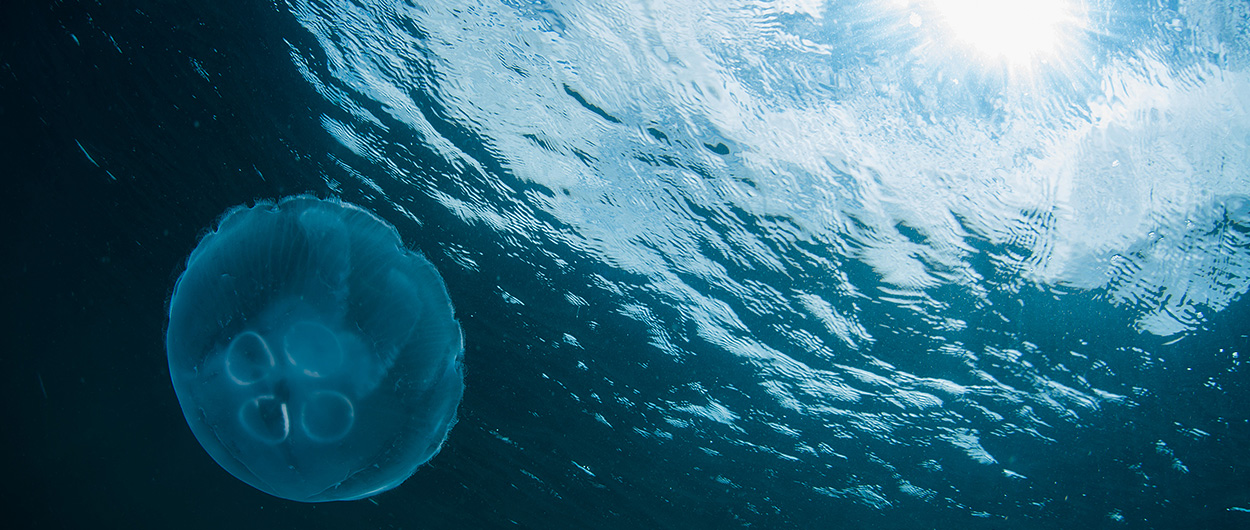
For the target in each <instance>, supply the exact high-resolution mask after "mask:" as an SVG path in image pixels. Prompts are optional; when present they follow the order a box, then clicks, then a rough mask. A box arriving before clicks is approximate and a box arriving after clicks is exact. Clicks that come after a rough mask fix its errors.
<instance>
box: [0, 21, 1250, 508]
mask: <svg viewBox="0 0 1250 530" xmlns="http://www.w3.org/2000/svg"><path fill="white" fill-rule="evenodd" d="M180 4H181V3H173V2H155V1H136V2H76V1H64V2H8V3H5V5H4V7H3V8H0V14H2V16H0V35H2V37H0V43H2V44H0V90H2V95H0V123H2V124H3V127H0V134H2V135H3V138H0V140H2V143H0V145H3V147H2V148H0V149H3V150H2V151H0V154H3V159H4V164H5V166H4V167H5V169H4V170H3V173H2V174H3V175H4V181H3V182H4V184H5V189H6V197H8V198H9V201H8V207H7V208H6V209H5V211H4V216H5V217H4V219H3V221H4V223H5V226H6V230H4V234H5V235H4V240H3V241H0V243H2V244H3V248H4V249H5V253H6V254H5V255H6V259H5V260H4V269H3V278H4V284H3V289H4V292H5V295H4V296H5V304H4V307H5V318H4V319H3V323H4V324H3V325H4V328H3V336H4V337H5V338H6V341H5V342H6V346H5V347H4V348H3V349H2V350H0V351H2V353H0V363H2V365H3V367H4V368H3V370H2V373H3V374H4V379H3V385H2V386H0V388H3V392H4V394H3V397H4V402H5V403H6V404H7V405H6V406H5V408H4V410H5V418H4V423H3V425H4V430H3V432H4V434H5V435H4V437H3V438H4V440H5V458H4V465H5V467H4V471H5V476H6V480H5V485H4V490H3V492H2V493H3V498H4V499H5V505H6V508H7V511H8V512H9V513H10V514H11V516H12V517H13V518H14V520H15V521H18V522H19V523H20V524H19V526H21V527H34V528H65V527H74V528H79V527H82V528H87V527H90V528H98V527H123V526H124V527H127V528H134V527H152V528H223V527H229V528H314V527H324V528H478V527H481V528H493V527H508V526H519V527H524V528H657V527H659V528H734V527H746V526H750V527H757V528H842V527H845V528H906V529H913V528H954V527H961V528H962V527H967V528H1008V527H1010V528H1177V527H1192V528H1238V527H1244V526H1250V467H1248V466H1250V412H1247V410H1246V407H1245V406H1244V403H1246V400H1247V398H1250V381H1248V380H1247V373H1246V370H1247V368H1246V367H1245V366H1243V363H1244V361H1245V356H1246V355H1248V354H1250V341H1248V339H1247V337H1248V335H1250V324H1248V322H1250V320H1248V319H1247V314H1248V310H1250V306H1248V305H1247V304H1250V301H1247V299H1246V296H1245V293H1246V291H1247V290H1250V149H1248V147H1250V145H1248V144H1250V71H1248V69H1250V8H1248V7H1247V6H1246V4H1245V3H1243V2H1238V1H1232V0H1229V1H1208V2H1203V1H1196V2H1184V3H1180V2H1131V1H1118V2H1117V1H1107V2H1087V3H1084V4H1080V3H1076V2H1071V3H1061V4H1057V5H1060V7H1061V10H1060V11H1059V13H1060V16H1059V17H1058V18H1056V19H1054V21H1053V25H1048V23H1043V22H1046V21H1047V20H1049V19H1048V18H1047V17H1049V16H1050V15H1049V12H1042V11H1039V12H1033V13H1029V14H1027V15H1026V16H1025V20H1028V21H1030V23H1029V24H1026V25H1024V26H1021V27H1019V28H1013V27H1010V24H1011V19H1010V17H1009V16H1008V15H1009V14H1003V13H999V16H1000V18H998V19H992V20H988V21H987V20H986V19H975V18H974V19H968V18H967V17H968V15H967V14H966V13H967V12H966V11H961V10H959V9H958V8H959V6H960V5H962V4H960V3H959V2H958V0H955V1H953V2H951V1H948V2H945V3H943V2H932V1H931V2H920V1H917V2H908V1H898V0H881V1H876V2H722V1H717V2H704V3H696V2H684V3H677V2H674V3H662V2H656V3H646V2H634V1H631V2H619V1H617V2H602V3H594V2H591V1H588V0H581V1H579V2H569V3H556V2H550V3H547V2H512V1H503V2H496V3H491V2H482V3H454V2H428V3H414V2H368V1H363V0H362V1H357V2H342V3H335V2H320V1H290V2H278V3H275V2H264V1H242V0H232V1H229V2H215V3H211V5H210V4H208V3H205V4H204V5H199V6H187V5H180ZM951 6H954V7H951ZM993 11H994V10H993V9H987V8H984V7H982V8H981V9H980V10H974V12H976V13H992V12H993ZM1002 17H1007V18H1005V19H1004V18H1002ZM987 26H989V27H994V28H1000V29H1001V28H1006V29H1005V30H1004V31H999V32H997V33H993V32H991V33H977V31H976V29H977V28H985V27H987ZM1038 27H1043V28H1051V31H1050V32H1042V33H1040V34H1038V33H1037V32H1036V31H1035V30H1036V28H1038ZM968 28H973V29H968ZM1030 28H1031V29H1030ZM1026 37H1027V38H1028V39H1032V40H1027V41H1022V40H1020V39H1024V38H1026ZM1043 37H1045V38H1043ZM994 39H998V40H994ZM1004 39H1006V40H1004ZM1022 43H1023V44H1022ZM995 46H996V47H995ZM294 193H312V194H315V195H319V196H325V197H329V196H333V197H340V198H342V199H343V200H347V201H350V202H353V203H356V204H359V205H362V206H364V207H366V208H369V209H371V210H373V211H375V212H377V214H378V215H379V216H381V217H383V218H385V219H386V220H387V221H389V222H390V223H393V224H394V225H395V226H396V227H397V229H398V230H399V232H400V234H401V235H402V237H403V239H404V241H405V243H406V244H407V245H408V246H410V247H413V248H415V249H418V250H420V251H421V252H423V253H424V254H425V255H426V256H427V257H429V259H430V260H431V261H432V262H433V263H434V265H435V266H436V267H437V268H438V269H439V271H440V273H441V274H442V275H443V277H444V279H445V281H446V283H447V287H448V291H449V293H450V295H451V298H452V301H453V303H454V305H455V308H456V315H457V318H459V320H460V322H461V325H462V327H463V329H464V334H465V345H466V348H465V350H466V351H465V363H466V392H465V397H464V401H463V402H462V403H461V406H460V409H459V410H460V412H459V423H458V424H457V425H456V426H455V427H454V428H453V429H452V431H451V435H450V437H449V439H448V440H447V442H446V445H444V447H443V449H442V451H441V452H440V453H439V454H438V455H436V456H435V457H434V459H433V460H431V462H430V463H429V464H428V465H427V466H424V467H422V468H421V469H419V470H418V471H417V473H416V474H415V475H414V476H413V477H412V478H411V479H409V480H408V481H407V482H406V483H405V484H404V485H402V486H400V487H398V488H396V489H394V490H391V491H389V492H386V493H384V494H381V495H379V496H377V497H374V498H372V499H370V500H362V501H354V502H350V503H329V504H319V505H309V504H300V503H294V502H290V501H285V500H281V499H277V498H274V497H270V496H268V495H266V494H264V493H261V492H259V491H256V490H254V489H252V488H251V487H249V486H247V485H246V484H244V483H242V482H239V481H238V480H236V479H234V478H233V477H231V476H230V475H229V474H228V473H226V472H225V471H223V470H222V469H221V468H219V467H218V466H217V465H216V464H215V463H214V462H213V461H212V459H211V458H209V456H208V455H207V454H206V453H205V452H204V451H203V450H202V449H201V448H200V446H199V444H198V443H197V442H196V440H195V438H194V437H193V435H192V433H191V431H190V430H189V429H188V428H187V426H186V423H185V421H184V420H183V418H182V414H181V412H180V410H179V408H178V404H177V400H176V398H175V395H174V391H173V388H172V385H171V383H170V379H169V372H168V367H167V366H166V363H165V353H164V347H163V339H164V330H165V325H166V315H167V303H168V299H169V295H170V293H171V289H172V287H173V282H174V280H175V278H176V277H177V275H178V274H179V273H180V272H181V271H182V267H183V265H184V263H185V258H186V256H187V254H188V253H189V252H190V251H191V249H192V248H194V246H195V244H196V242H197V241H198V239H199V237H200V236H201V235H202V234H203V233H204V231H205V230H206V229H207V228H208V227H210V226H211V225H212V224H213V222H214V221H215V219H216V217H217V216H218V215H220V213H221V212H222V211H224V210H225V209H226V208H228V207H230V206H234V205H237V204H240V203H247V202H250V201H255V200H260V199H273V198H277V197H281V196H285V195H290V194H294Z"/></svg>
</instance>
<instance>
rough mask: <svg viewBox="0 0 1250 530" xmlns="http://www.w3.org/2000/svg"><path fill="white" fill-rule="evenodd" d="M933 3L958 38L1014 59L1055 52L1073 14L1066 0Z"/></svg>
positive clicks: (944, 0)
mask: <svg viewBox="0 0 1250 530" xmlns="http://www.w3.org/2000/svg"><path fill="white" fill-rule="evenodd" d="M933 6H934V7H935V8H936V10H937V12H938V13H939V14H940V15H941V16H942V18H943V19H944V20H945V21H946V23H947V24H949V25H950V27H951V29H952V30H953V31H954V33H955V36H956V37H957V38H959V39H961V40H963V41H965V42H967V43H969V44H970V45H972V46H973V47H974V48H976V49H977V51H979V52H981V53H983V54H985V55H989V56H992V57H1000V58H1003V59H1007V60H1009V61H1013V62H1023V61H1027V60H1029V59H1031V58H1033V57H1036V56H1039V55H1046V54H1050V53H1053V52H1054V51H1055V49H1056V48H1057V44H1058V41H1059V39H1060V34H1061V30H1062V25H1063V23H1064V21H1065V20H1068V19H1070V17H1071V15H1070V13H1069V12H1068V9H1067V6H1066V4H1065V3H1064V1H1063V0H934V2H933Z"/></svg>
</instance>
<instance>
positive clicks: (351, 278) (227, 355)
mask: <svg viewBox="0 0 1250 530" xmlns="http://www.w3.org/2000/svg"><path fill="white" fill-rule="evenodd" d="M166 353H167V356H168V361H169V370H170V377H171V379H172V381H173V386H174V390H175V393H176V394H177V396H178V401H179V404H180V405H181V407H182V411H183V415H184V416H185V418H186V420H187V424H188V425H189V426H190V428H191V431H192V433H194V434H195V437H196V439H197V440H198V441H199V442H200V445H201V446H203V447H204V449H205V450H206V451H207V452H208V454H209V455H210V456H211V457H212V458H213V459H214V460H215V461H216V462H217V463H218V464H219V465H221V467H222V468H224V469H225V470H226V471H228V472H229V473H230V474H232V475H234V476H235V477H237V478H239V479H240V480H242V481H243V482H246V483H248V484H250V485H252V486H254V487H256V488H257V489H260V490H262V491H264V492H266V493H269V494H272V495H275V496H278V497H283V498H286V499H291V500H296V501H303V502H320V501H334V500H352V499H359V498H363V497H367V496H370V495H373V494H376V493H379V492H382V491H386V490H388V489H391V488H393V487H395V486H397V485H399V484H400V483H402V482H403V481H404V480H405V479H407V478H408V477H409V476H411V475H412V474H413V472H415V471H416V469H417V467H419V466H420V465H421V464H424V463H425V462H427V461H429V460H430V458H432V457H433V456H434V455H435V454H436V453H437V452H438V450H439V448H440V447H441V446H442V443H443V442H444V441H445V440H446V438H447V434H448V432H449V431H450V429H451V426H452V424H454V423H455V416H456V409H457V407H458V405H459V403H460V399H461V397H462V396H463V393H464V376H463V355H464V347H463V339H462V335H461V330H460V325H459V323H458V322H456V320H455V317H454V310H453V308H452V304H451V300H450V298H449V296H448V294H447V289H446V287H445V285H444V283H443V280H442V277H441V276H439V274H438V271H437V270H435V268H434V266H433V265H432V264H431V263H430V262H429V261H428V260H426V259H425V257H423V256H422V255H421V254H419V253H417V252H415V251H412V250H408V249H407V248H405V247H404V245H403V243H402V241H401V240H400V238H399V234H398V232H397V231H396V230H395V228H394V227H393V226H391V225H390V224H388V223H386V222H385V221H383V220H382V219H380V218H379V217H377V216H375V215H374V214H372V213H370V212H368V211H367V210H364V209H363V208H360V207H358V206H355V205H352V204H349V203H345V202H341V201H338V200H322V199H318V198H315V197H311V196H296V197H288V198H285V199H282V200H279V201H277V202H263V203H259V204H256V205H255V206H251V207H246V206H239V207H236V208H233V209H231V210H229V211H227V212H226V213H225V214H224V215H223V216H222V218H221V220H220V221H219V222H218V224H217V227H216V228H215V229H214V230H213V231H211V232H209V233H208V234H207V235H205V236H204V238H203V239H201V240H200V242H199V244H198V245H197V246H196V248H195V250H194V251H193V252H192V253H191V256H190V257H189V258H188V260H187V267H186V270H185V271H184V272H183V273H182V275H181V276H180V277H179V278H178V281H177V283H176V284H175V287H174V292H173V295H172V297H171V299H170V303H169V326H168V330H167V333H166Z"/></svg>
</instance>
